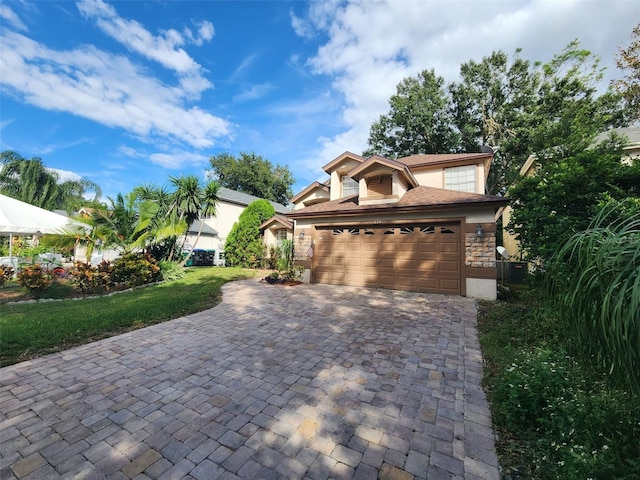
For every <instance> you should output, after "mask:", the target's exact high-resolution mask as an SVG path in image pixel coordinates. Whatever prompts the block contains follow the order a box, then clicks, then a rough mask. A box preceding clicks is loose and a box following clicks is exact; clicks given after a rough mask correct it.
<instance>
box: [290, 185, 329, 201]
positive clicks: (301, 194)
mask: <svg viewBox="0 0 640 480" xmlns="http://www.w3.org/2000/svg"><path fill="white" fill-rule="evenodd" d="M316 189H317V190H321V191H323V192H327V193H328V192H329V186H328V185H326V184H325V183H320V182H313V183H312V184H311V185H309V186H308V187H306V188H304V189H303V190H302V191H300V192H299V193H297V194H296V195H294V196H293V197H291V200H290V202H291V203H298V202H299V201H300V200H301V199H302V198H304V197H305V196H307V195H309V194H311V193H313V191H314V190H316Z"/></svg>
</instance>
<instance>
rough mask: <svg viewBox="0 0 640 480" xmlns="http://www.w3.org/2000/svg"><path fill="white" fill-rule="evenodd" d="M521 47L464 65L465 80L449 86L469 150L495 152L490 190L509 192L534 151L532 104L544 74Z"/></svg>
mask: <svg viewBox="0 0 640 480" xmlns="http://www.w3.org/2000/svg"><path fill="white" fill-rule="evenodd" d="M519 53H520V50H516V52H515V54H514V55H513V57H512V58H511V59H509V57H508V55H507V54H506V53H504V52H502V51H498V52H493V53H492V54H491V55H489V56H488V57H483V58H482V61H480V62H476V61H474V60H469V61H468V62H467V63H464V64H462V65H461V66H460V77H461V81H460V82H458V83H452V84H450V85H449V91H450V93H451V102H452V103H451V107H450V108H451V109H452V111H453V116H454V123H455V128H456V129H457V130H458V131H459V132H460V136H461V147H462V150H463V151H465V152H477V151H480V147H481V146H482V145H486V146H489V147H491V148H492V149H493V150H494V152H495V153H494V158H493V165H492V168H491V170H490V171H489V178H488V179H487V186H486V190H487V193H491V194H504V192H505V190H506V188H507V187H508V185H510V184H511V182H512V181H513V180H514V179H515V177H516V176H517V174H518V170H519V169H520V167H521V166H522V164H523V163H524V160H525V159H526V157H527V155H528V153H529V152H530V149H531V145H530V137H531V128H532V125H533V123H534V121H533V115H532V113H533V112H532V110H533V109H532V108H531V106H532V105H533V104H534V102H535V99H536V92H537V88H538V86H539V80H540V75H539V72H537V71H536V70H535V69H534V68H533V66H532V64H531V63H530V62H529V61H527V60H524V59H522V58H520V56H519Z"/></svg>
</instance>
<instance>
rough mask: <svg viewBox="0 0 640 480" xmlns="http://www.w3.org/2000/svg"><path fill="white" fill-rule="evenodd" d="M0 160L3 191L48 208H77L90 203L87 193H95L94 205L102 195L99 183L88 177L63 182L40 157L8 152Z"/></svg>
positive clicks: (3, 153)
mask: <svg viewBox="0 0 640 480" xmlns="http://www.w3.org/2000/svg"><path fill="white" fill-rule="evenodd" d="M0 160H1V165H0V192H1V193H3V194H4V195H7V196H9V197H12V198H15V199H17V200H20V201H23V202H26V203H29V204H31V205H35V206H37V207H40V208H44V209H45V210H55V209H61V210H67V211H77V210H78V209H79V208H80V207H81V206H82V205H84V204H85V203H86V200H85V199H84V196H85V194H87V193H88V192H94V199H93V201H92V203H94V204H95V202H96V201H97V199H98V198H99V197H100V195H101V194H102V192H101V190H100V187H99V186H98V185H96V184H95V183H93V182H91V181H89V180H87V179H85V178H83V179H80V180H77V181H73V180H67V181H64V182H60V178H59V176H58V174H57V173H56V172H55V171H53V170H50V169H48V168H46V167H45V165H44V163H43V162H42V159H40V158H38V157H34V158H31V159H26V158H23V157H22V156H21V155H20V154H18V153H16V152H11V151H5V152H2V154H0Z"/></svg>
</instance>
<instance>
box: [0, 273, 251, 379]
mask: <svg viewBox="0 0 640 480" xmlns="http://www.w3.org/2000/svg"><path fill="white" fill-rule="evenodd" d="M255 274H256V272H255V271H251V270H245V269H241V268H216V267H213V268H192V269H188V270H187V274H186V275H185V276H184V277H183V278H181V279H179V280H176V281H172V282H167V283H162V284H158V285H150V286H148V287H145V288H140V289H135V290H130V291H127V292H122V293H119V294H117V295H113V296H102V297H97V298H86V299H82V300H77V301H75V300H64V301H58V302H46V303H35V304H13V305H12V304H9V305H6V304H5V305H0V366H6V365H12V364H14V363H18V362H21V361H24V360H27V359H30V358H33V357H36V356H40V355H45V354H48V353H53V352H58V351H61V350H65V349H67V348H70V347H73V346H77V345H82V344H85V343H89V342H92V341H95V340H99V339H101V338H106V337H110V336H113V335H117V334H119V333H123V332H126V331H129V330H135V329H138V328H142V327H146V326H149V325H153V324H156V323H160V322H163V321H167V320H171V319H174V318H178V317H181V316H183V315H188V314H190V313H195V312H199V311H202V310H205V309H208V308H212V307H214V306H215V305H217V304H218V303H219V302H220V300H221V287H222V285H223V284H225V283H226V282H230V281H233V280H239V279H245V278H251V277H253V276H255Z"/></svg>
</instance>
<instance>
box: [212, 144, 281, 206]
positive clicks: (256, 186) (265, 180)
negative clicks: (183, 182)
mask: <svg viewBox="0 0 640 480" xmlns="http://www.w3.org/2000/svg"><path fill="white" fill-rule="evenodd" d="M209 162H210V163H211V168H212V170H210V171H209V172H208V173H209V176H210V177H212V178H214V179H216V180H218V182H219V183H220V185H221V186H223V187H227V188H230V189H232V190H237V191H239V192H244V193H248V194H249V195H253V196H256V197H259V198H264V199H266V200H271V201H273V202H278V203H281V204H283V205H286V204H288V203H289V199H290V198H291V197H292V196H293V192H292V190H291V186H292V185H293V183H294V178H293V174H292V173H291V171H290V170H289V168H288V167H286V166H282V165H275V166H274V165H273V164H272V163H271V162H270V161H269V160H267V159H265V158H262V157H261V156H260V155H256V154H255V153H245V152H240V157H238V158H237V157H235V156H234V155H231V154H230V153H221V154H219V155H214V156H213V157H211V159H210V160H209Z"/></svg>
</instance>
